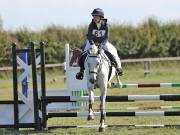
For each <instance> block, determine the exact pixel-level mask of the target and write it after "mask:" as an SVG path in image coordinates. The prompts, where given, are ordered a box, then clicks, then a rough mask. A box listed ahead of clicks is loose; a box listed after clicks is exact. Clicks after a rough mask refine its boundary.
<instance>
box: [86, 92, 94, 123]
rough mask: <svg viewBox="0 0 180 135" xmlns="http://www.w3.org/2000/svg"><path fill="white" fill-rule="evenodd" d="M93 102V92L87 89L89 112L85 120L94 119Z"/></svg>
mask: <svg viewBox="0 0 180 135" xmlns="http://www.w3.org/2000/svg"><path fill="white" fill-rule="evenodd" d="M93 103H94V92H93V90H89V114H88V117H87V120H94V113H93V109H92V106H93Z"/></svg>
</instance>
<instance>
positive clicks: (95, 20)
mask: <svg viewBox="0 0 180 135" xmlns="http://www.w3.org/2000/svg"><path fill="white" fill-rule="evenodd" d="M93 20H94V22H95V23H99V22H100V20H101V17H100V16H96V15H95V16H93Z"/></svg>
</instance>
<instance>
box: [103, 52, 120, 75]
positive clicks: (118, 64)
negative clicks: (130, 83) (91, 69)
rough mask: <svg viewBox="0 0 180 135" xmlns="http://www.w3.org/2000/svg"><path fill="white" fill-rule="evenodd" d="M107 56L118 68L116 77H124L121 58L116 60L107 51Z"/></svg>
mask: <svg viewBox="0 0 180 135" xmlns="http://www.w3.org/2000/svg"><path fill="white" fill-rule="evenodd" d="M105 54H106V55H107V56H108V58H109V60H110V61H111V64H112V65H113V66H114V67H115V68H116V75H118V76H122V75H123V71H122V67H121V61H120V58H115V57H114V56H113V55H112V54H111V53H110V52H108V51H106V50H105Z"/></svg>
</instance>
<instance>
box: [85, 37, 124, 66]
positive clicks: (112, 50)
mask: <svg viewBox="0 0 180 135" xmlns="http://www.w3.org/2000/svg"><path fill="white" fill-rule="evenodd" d="M89 48H91V45H90V43H89V41H88V40H87V42H86V46H85V48H84V51H87V50H89ZM103 49H104V50H106V51H108V52H110V53H111V54H112V55H113V56H114V58H115V60H116V62H117V66H118V68H121V61H120V58H119V56H118V53H117V50H116V48H115V47H114V46H113V45H112V44H111V43H109V42H107V43H106V44H105V45H104V46H103Z"/></svg>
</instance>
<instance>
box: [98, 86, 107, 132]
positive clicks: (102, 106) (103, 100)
mask: <svg viewBox="0 0 180 135" xmlns="http://www.w3.org/2000/svg"><path fill="white" fill-rule="evenodd" d="M100 89H101V98H100V113H101V118H100V126H99V132H103V131H105V104H106V94H107V87H106V85H105V87H104V86H102V87H101V88H100Z"/></svg>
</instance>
